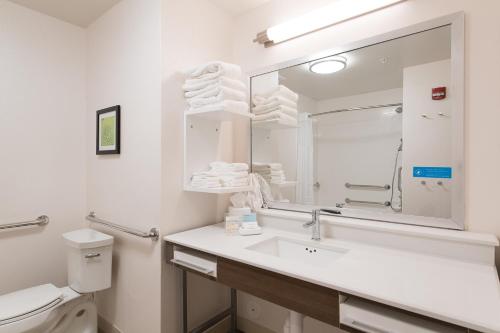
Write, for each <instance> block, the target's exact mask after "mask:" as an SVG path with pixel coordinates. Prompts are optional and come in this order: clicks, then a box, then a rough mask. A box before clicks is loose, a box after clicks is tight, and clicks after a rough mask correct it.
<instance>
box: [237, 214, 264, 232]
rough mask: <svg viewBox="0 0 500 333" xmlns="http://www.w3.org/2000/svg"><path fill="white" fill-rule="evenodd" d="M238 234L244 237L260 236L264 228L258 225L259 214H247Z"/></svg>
mask: <svg viewBox="0 0 500 333" xmlns="http://www.w3.org/2000/svg"><path fill="white" fill-rule="evenodd" d="M238 232H239V234H240V235H242V236H249V235H259V234H261V233H262V228H261V227H260V226H259V225H258V223H257V214H255V213H251V214H245V215H244V216H243V221H242V222H241V225H240V228H239V229H238Z"/></svg>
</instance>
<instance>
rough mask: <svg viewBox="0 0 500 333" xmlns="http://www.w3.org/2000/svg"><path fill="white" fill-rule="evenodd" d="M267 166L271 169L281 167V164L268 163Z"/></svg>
mask: <svg viewBox="0 0 500 333" xmlns="http://www.w3.org/2000/svg"><path fill="white" fill-rule="evenodd" d="M269 167H270V168H271V169H273V170H281V169H283V165H282V164H281V163H269Z"/></svg>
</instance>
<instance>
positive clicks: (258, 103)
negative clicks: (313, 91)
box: [252, 95, 297, 113]
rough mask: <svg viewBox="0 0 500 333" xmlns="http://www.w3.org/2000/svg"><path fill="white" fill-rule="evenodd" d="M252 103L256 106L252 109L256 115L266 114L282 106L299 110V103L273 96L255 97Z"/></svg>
mask: <svg viewBox="0 0 500 333" xmlns="http://www.w3.org/2000/svg"><path fill="white" fill-rule="evenodd" d="M252 103H253V104H254V105H255V106H254V107H253V108H252V110H253V112H254V113H259V112H265V111H267V110H269V109H273V108H275V107H277V106H280V105H286V106H288V107H291V108H292V109H297V102H294V101H292V100H290V99H288V98H286V97H283V96H271V97H269V98H267V97H261V96H258V95H255V96H254V97H253V98H252Z"/></svg>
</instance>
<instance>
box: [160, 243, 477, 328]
mask: <svg viewBox="0 0 500 333" xmlns="http://www.w3.org/2000/svg"><path fill="white" fill-rule="evenodd" d="M178 253H181V254H182V255H184V254H187V257H186V258H185V257H180V256H179V255H178ZM190 256H192V257H191V259H190V258H189V257H190ZM179 258H180V259H179ZM192 258H195V259H194V261H193V259H192ZM197 258H201V259H200V260H201V261H198V259H197ZM166 260H167V261H168V262H169V263H171V264H173V265H175V266H176V267H178V268H179V269H181V270H182V272H183V295H184V297H183V299H184V301H183V302H184V303H185V302H186V300H187V297H186V293H187V285H186V278H185V276H186V274H187V273H188V272H189V273H193V274H197V275H200V276H203V277H205V278H207V279H210V280H212V281H216V282H218V283H221V284H223V285H225V286H227V287H229V288H231V307H230V308H229V309H228V310H226V311H224V312H223V313H221V314H219V315H217V316H215V317H214V318H211V319H209V320H208V321H207V322H206V323H204V325H201V326H202V328H205V327H210V325H212V326H213V325H214V324H215V323H217V322H220V321H222V320H224V319H226V318H228V317H230V320H231V326H232V329H231V332H239V331H238V330H237V322H236V313H237V309H236V290H240V291H243V292H245V293H248V294H251V295H253V296H256V297H258V298H261V299H263V300H266V301H269V302H271V303H274V304H277V305H279V306H282V307H285V308H287V309H289V310H292V311H295V312H298V313H301V314H303V315H305V316H308V317H311V318H314V319H317V320H320V321H322V322H325V323H327V324H330V325H332V326H334V327H339V328H340V329H341V330H343V331H345V332H353V333H358V332H389V331H386V330H383V329H380V327H377V326H376V325H371V324H366V323H363V322H361V321H356V320H353V319H351V320H350V321H349V320H347V321H349V322H350V323H351V324H349V323H348V324H347V325H346V322H347V321H346V320H345V319H346V318H348V316H349V313H347V311H349V306H347V305H346V304H348V303H352V304H355V305H356V304H361V305H360V306H359V307H358V308H360V309H362V310H366V309H368V308H369V309H370V310H372V311H373V313H375V314H376V313H377V311H378V312H380V313H384V314H385V315H386V316H388V317H387V318H388V321H390V320H391V318H393V319H394V318H395V319H396V321H398V320H402V321H407V322H408V323H410V324H413V325H418V324H420V323H422V324H424V325H426V326H429V327H431V329H429V330H422V332H443V333H455V332H457V333H458V332H464V333H480V332H477V331H473V330H470V329H468V328H465V327H461V326H457V325H455V324H451V323H447V322H444V321H441V320H437V319H434V318H429V317H426V316H423V315H420V314H415V313H412V312H409V311H406V310H402V309H399V308H395V307H392V306H388V305H385V304H381V303H378V302H374V301H371V300H366V299H362V298H359V297H357V296H353V295H349V294H345V293H343V292H339V291H337V290H334V289H331V288H327V287H324V286H321V285H318V284H314V283H310V282H307V281H303V280H300V279H297V278H293V277H290V276H286V275H283V274H279V273H276V272H272V271H269V270H267V269H262V268H259V267H255V266H252V265H248V264H245V263H242V262H238V261H234V260H229V259H226V258H223V257H218V256H214V255H211V254H207V253H204V252H202V251H198V250H195V249H191V248H187V247H185V246H180V245H177V244H175V243H171V242H166ZM343 305H345V306H344V307H343ZM342 307H343V308H344V309H345V310H344V317H343V318H344V320H341V315H342V310H341V308H342ZM186 311H187V307H186V304H183V312H184V317H183V318H184V331H183V332H188V329H187V327H186V326H187V315H188V314H187V313H186ZM346 313H347V314H346ZM381 318H382V320H385V317H383V316H382V317H381ZM363 327H366V329H363ZM400 327H403V328H400V329H399V331H398V329H397V328H396V330H394V329H393V330H391V331H390V332H392V333H402V332H403V331H404V326H400ZM189 332H201V330H200V328H196V329H193V330H190V331H189Z"/></svg>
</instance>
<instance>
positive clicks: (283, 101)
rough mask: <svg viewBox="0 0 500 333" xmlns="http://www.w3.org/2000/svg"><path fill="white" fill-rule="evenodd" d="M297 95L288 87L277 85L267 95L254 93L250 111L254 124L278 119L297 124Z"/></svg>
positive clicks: (292, 124)
mask: <svg viewBox="0 0 500 333" xmlns="http://www.w3.org/2000/svg"><path fill="white" fill-rule="evenodd" d="M298 99H299V96H298V95H297V94H296V93H294V92H293V91H291V90H290V89H289V88H287V87H285V86H283V85H279V86H278V87H277V88H276V89H274V90H273V91H271V92H270V93H268V94H267V95H254V96H253V98H252V104H253V107H252V112H253V113H254V114H255V115H256V116H255V118H254V120H253V122H254V123H255V124H258V123H264V122H269V121H273V120H278V121H280V122H283V123H286V124H288V125H290V126H297V114H298V111H297V101H298Z"/></svg>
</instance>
